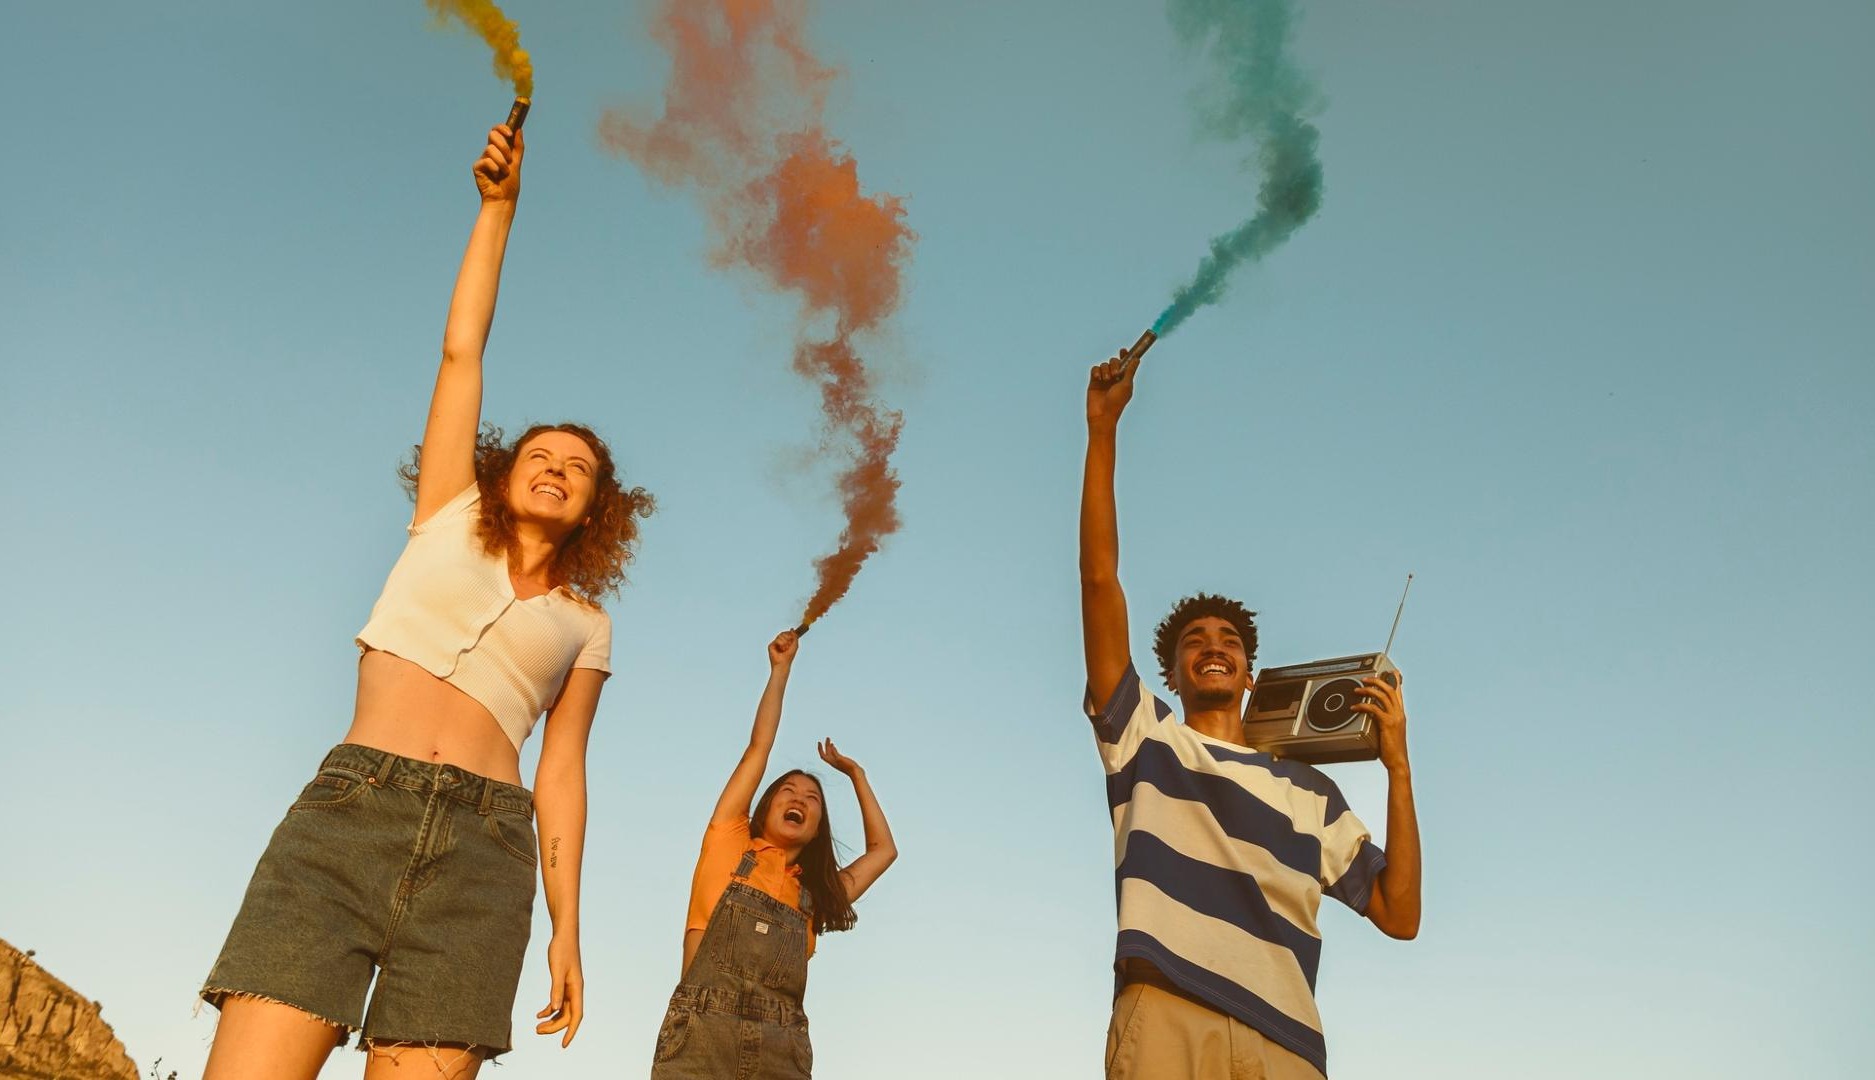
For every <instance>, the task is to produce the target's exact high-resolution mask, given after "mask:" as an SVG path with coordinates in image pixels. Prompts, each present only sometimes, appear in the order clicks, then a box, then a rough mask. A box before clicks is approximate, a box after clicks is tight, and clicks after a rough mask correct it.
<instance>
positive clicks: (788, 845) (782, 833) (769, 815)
mask: <svg viewBox="0 0 1875 1080" xmlns="http://www.w3.org/2000/svg"><path fill="white" fill-rule="evenodd" d="M764 801H765V802H766V803H767V807H766V810H765V812H764V813H763V814H762V817H761V822H760V826H761V830H762V831H761V833H760V835H761V837H762V839H764V840H766V841H768V842H769V843H771V844H774V845H775V846H776V847H779V848H785V849H787V850H788V851H790V852H798V851H799V850H800V849H802V848H804V847H806V846H807V843H808V841H810V840H812V839H813V838H814V837H815V836H816V835H817V834H819V832H820V823H821V820H822V816H823V814H824V811H825V807H824V806H823V805H822V803H823V801H824V799H823V796H822V794H821V790H820V781H818V780H816V779H814V778H813V777H811V776H809V775H807V774H806V773H802V772H797V773H790V774H789V775H787V776H784V777H782V778H781V780H780V781H778V782H777V783H776V784H775V785H774V786H773V787H772V788H770V789H769V793H768V796H767V797H766V798H765V799H764Z"/></svg>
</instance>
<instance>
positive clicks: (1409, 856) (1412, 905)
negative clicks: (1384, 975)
mask: <svg viewBox="0 0 1875 1080" xmlns="http://www.w3.org/2000/svg"><path fill="white" fill-rule="evenodd" d="M1360 692H1361V695H1362V698H1363V700H1362V701H1361V702H1360V703H1358V704H1356V705H1354V706H1353V711H1355V712H1364V713H1366V714H1368V715H1369V716H1372V717H1373V718H1374V722H1375V724H1376V725H1377V726H1378V728H1379V731H1380V763H1381V765H1383V766H1385V767H1386V770H1387V865H1386V866H1385V867H1383V868H1382V869H1381V871H1380V877H1379V878H1378V879H1377V880H1376V881H1375V882H1374V892H1373V895H1372V896H1371V897H1369V898H1368V901H1367V918H1368V919H1369V920H1370V921H1371V922H1372V923H1373V924H1374V925H1375V926H1377V927H1379V928H1380V931H1381V933H1384V934H1386V935H1387V936H1389V937H1396V938H1401V939H1403V940H1404V939H1410V938H1413V937H1416V936H1418V934H1419V814H1418V812H1417V811H1416V810H1415V809H1414V808H1413V769H1412V765H1411V764H1410V763H1409V762H1408V761H1407V760H1406V703H1405V701H1404V699H1403V698H1402V697H1401V696H1400V688H1399V687H1398V686H1397V685H1395V684H1394V683H1392V682H1389V681H1388V680H1386V679H1382V678H1378V677H1375V678H1369V679H1367V680H1365V681H1364V682H1363V683H1362V686H1361V691H1360Z"/></svg>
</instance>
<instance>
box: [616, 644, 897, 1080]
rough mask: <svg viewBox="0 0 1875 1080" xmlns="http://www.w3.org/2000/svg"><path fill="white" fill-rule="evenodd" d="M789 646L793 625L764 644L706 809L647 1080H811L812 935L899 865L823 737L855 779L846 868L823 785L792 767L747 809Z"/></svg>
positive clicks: (873, 806) (866, 798)
mask: <svg viewBox="0 0 1875 1080" xmlns="http://www.w3.org/2000/svg"><path fill="white" fill-rule="evenodd" d="M797 645H798V639H797V637H796V635H795V632H794V631H792V630H786V631H783V632H782V633H781V634H780V635H778V636H777V637H776V638H775V640H774V641H772V642H770V643H769V646H768V663H769V673H768V686H767V688H766V689H765V690H764V691H763V692H762V702H761V705H760V706H759V707H757V709H756V711H755V726H754V729H753V730H752V731H751V732H750V734H749V746H748V749H746V750H744V751H743V753H742V760H741V761H739V762H737V764H736V770H735V772H734V773H732V774H730V777H729V784H728V785H727V786H726V787H724V789H723V794H722V796H721V797H720V798H719V799H717V801H716V809H715V811H714V812H713V813H712V814H711V815H710V825H709V828H708V829H707V830H706V831H705V833H704V836H703V852H702V854H701V856H699V858H698V859H697V869H696V876H695V877H694V878H693V879H692V881H691V887H690V914H689V919H688V921H687V923H686V926H685V932H684V975H683V980H682V981H681V982H679V983H678V985H677V990H676V991H675V992H674V993H672V994H671V1003H670V1008H669V1009H668V1010H667V1011H666V1012H665V1014H664V1025H663V1027H662V1028H660V1029H659V1031H658V1044H657V1052H656V1056H655V1058H654V1060H653V1063H652V1066H651V1076H652V1080H718V1078H721V1077H735V1078H737V1080H795V1078H798V1077H807V1076H810V1075H812V1073H813V1069H814V1051H813V1047H812V1046H811V1044H810V1043H809V1042H808V1037H807V1014H806V1013H805V1012H804V1011H803V1010H802V1006H801V1000H802V997H803V996H804V995H805V994H806V992H807V959H808V957H809V956H811V955H812V954H813V950H814V941H815V938H816V936H817V935H818V934H820V933H822V932H824V931H828V930H847V929H851V928H852V926H853V923H854V921H855V918H856V917H855V916H854V914H853V902H854V901H855V900H858V899H859V898H860V896H861V894H863V893H864V892H865V891H866V890H867V889H868V888H870V887H871V885H872V883H873V882H874V881H876V880H878V877H879V875H880V874H883V873H884V872H885V869H886V867H888V866H890V865H892V860H894V859H896V858H897V857H898V848H897V847H896V846H894V845H893V843H892V830H891V827H890V826H888V825H887V824H886V820H885V813H884V811H882V810H881V809H880V808H879V801H878V799H876V798H875V797H874V796H873V793H872V785H871V784H870V783H868V782H867V780H866V771H865V770H864V769H862V768H860V767H859V763H858V762H855V761H854V760H853V759H852V758H849V757H847V756H845V755H844V754H841V753H840V751H839V750H838V749H836V748H835V747H834V745H833V741H832V740H831V739H828V740H825V741H823V742H822V743H821V744H820V757H821V760H822V761H825V762H826V763H827V764H829V765H831V766H833V767H834V768H835V769H837V770H839V771H840V772H842V773H844V774H845V775H846V776H847V778H848V779H850V780H851V781H852V782H853V793H854V794H855V795H856V796H857V797H858V799H859V809H860V818H861V821H862V822H863V823H864V825H865V829H866V850H865V853H864V854H862V855H860V857H859V858H857V859H855V860H853V862H852V863H850V864H849V865H847V866H846V867H844V868H842V867H840V866H839V865H838V863H837V862H836V861H835V860H834V852H833V834H832V832H831V830H829V829H828V827H827V819H826V814H825V807H824V805H823V803H824V798H823V794H822V791H821V787H820V781H819V780H816V779H815V778H814V777H813V776H812V775H810V774H808V773H805V772H802V771H800V770H798V769H796V770H792V771H790V772H786V773H783V774H782V775H781V776H780V777H778V778H776V780H775V781H774V782H773V783H771V784H770V785H769V786H768V790H766V791H764V792H763V793H762V797H761V799H760V800H759V801H757V803H756V805H755V809H754V813H753V814H751V813H750V810H749V800H750V798H751V797H752V796H754V794H755V788H756V785H757V784H759V783H760V782H761V779H762V773H763V772H764V771H765V770H766V769H767V768H768V754H769V751H770V750H771V749H772V748H773V747H774V745H775V732H776V729H777V728H779V727H780V725H781V699H782V694H783V692H784V691H785V690H786V689H787V685H788V672H789V669H790V668H791V667H792V666H793V664H794V656H795V650H796V647H797Z"/></svg>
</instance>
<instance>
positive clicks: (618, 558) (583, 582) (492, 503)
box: [397, 423, 657, 606]
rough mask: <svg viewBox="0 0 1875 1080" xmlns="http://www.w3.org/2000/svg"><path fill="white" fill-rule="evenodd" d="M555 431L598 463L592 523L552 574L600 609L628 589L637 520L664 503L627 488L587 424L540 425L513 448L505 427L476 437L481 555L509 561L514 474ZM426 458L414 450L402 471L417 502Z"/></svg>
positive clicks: (570, 542) (573, 537)
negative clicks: (525, 450)
mask: <svg viewBox="0 0 1875 1080" xmlns="http://www.w3.org/2000/svg"><path fill="white" fill-rule="evenodd" d="M548 431H564V432H566V433H567V434H568V435H574V436H577V437H578V438H580V439H583V440H584V441H585V443H586V445H587V446H590V447H592V452H593V454H594V455H596V456H597V457H598V459H599V460H598V462H597V465H598V469H597V472H596V473H595V474H594V476H593V501H592V508H591V511H590V514H589V517H588V520H587V522H586V524H584V525H581V526H580V527H579V528H577V529H574V530H573V531H572V533H570V534H569V535H568V536H567V538H566V540H565V542H563V543H562V544H561V545H560V550H559V551H558V552H557V553H556V554H555V556H554V562H553V569H552V575H553V583H554V584H555V585H556V586H564V587H565V588H566V589H567V590H568V591H569V592H571V593H572V594H573V595H574V596H576V597H578V598H579V599H580V600H582V601H584V602H585V603H588V604H592V605H594V606H597V605H598V603H599V598H600V597H602V596H605V595H607V594H608V593H617V592H618V591H619V588H620V587H621V586H623V585H624V584H625V565H626V564H627V563H629V562H631V561H632V557H633V555H634V552H633V550H632V549H633V547H634V546H635V545H636V544H637V542H638V519H639V518H641V517H649V516H650V515H651V512H652V511H653V510H654V509H656V507H657V503H656V500H654V499H653V498H652V497H651V493H650V492H648V491H646V490H645V489H644V488H641V487H633V488H627V487H625V486H624V485H623V484H621V483H619V478H618V467H617V465H616V464H615V463H614V462H613V460H612V448H611V447H609V446H607V445H606V444H605V440H604V439H601V438H600V437H599V435H598V433H596V432H594V431H593V430H592V429H591V428H589V427H587V426H586V425H584V424H564V423H563V424H534V425H532V426H531V427H529V428H528V429H527V430H526V431H523V432H522V433H521V436H520V438H518V439H515V440H514V441H513V442H507V441H505V440H503V438H502V434H501V429H500V428H498V427H495V426H494V425H492V424H484V425H483V426H482V430H481V433H480V434H479V435H477V436H476V439H475V485H476V488H477V489H478V490H479V491H480V492H481V496H482V514H481V521H480V522H479V523H478V524H477V526H476V534H477V535H478V536H480V537H481V538H482V549H483V550H484V551H486V552H488V553H489V554H490V555H502V556H505V555H507V554H508V553H509V552H510V550H511V549H512V548H513V546H514V512H513V510H511V509H510V508H509V506H508V474H509V473H510V472H512V471H513V470H514V463H515V460H516V459H517V458H519V457H520V450H521V447H523V446H525V445H527V441H528V440H529V439H532V438H533V437H534V436H536V435H539V434H541V433H543V432H548ZM422 455H423V448H422V447H421V446H417V447H413V448H412V451H411V455H410V460H409V461H406V462H405V463H404V464H403V465H402V466H401V467H400V468H399V469H398V470H397V477H398V479H399V480H401V481H403V485H404V490H406V491H408V492H410V493H411V495H412V496H413V497H414V496H415V495H416V491H417V469H418V467H419V466H420V465H421V463H422Z"/></svg>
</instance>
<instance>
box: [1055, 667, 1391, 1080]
mask: <svg viewBox="0 0 1875 1080" xmlns="http://www.w3.org/2000/svg"><path fill="white" fill-rule="evenodd" d="M1087 713H1088V718H1089V719H1091V720H1092V721H1093V722H1094V737H1095V740H1096V742H1097V743H1098V745H1099V748H1100V760H1101V763H1102V764H1103V765H1105V766H1106V770H1107V803H1108V805H1109V806H1111V807H1112V809H1113V874H1114V884H1115V891H1116V893H1117V894H1118V901H1119V917H1120V918H1119V921H1120V934H1119V943H1118V947H1117V949H1116V950H1115V955H1114V966H1115V969H1116V971H1117V969H1118V968H1119V965H1120V963H1121V961H1124V960H1127V959H1133V958H1137V959H1141V960H1145V961H1148V962H1150V963H1151V964H1152V965H1153V966H1154V967H1156V968H1158V969H1159V971H1160V972H1161V973H1163V974H1164V975H1165V977H1166V978H1167V979H1170V980H1171V981H1172V982H1173V983H1174V984H1176V985H1177V986H1178V987H1179V988H1180V989H1181V990H1183V991H1185V992H1186V993H1187V994H1190V995H1191V996H1192V997H1194V998H1196V999H1198V1000H1200V1001H1204V1002H1207V1003H1209V1004H1210V1005H1211V1006H1212V1007H1213V1008H1215V1009H1217V1010H1218V1011H1220V1012H1223V1013H1225V1014H1227V1015H1230V1016H1233V1017H1236V1018H1237V1019H1238V1020H1241V1021H1243V1022H1244V1023H1245V1024H1248V1025H1250V1026H1251V1027H1253V1028H1255V1029H1257V1030H1258V1031H1260V1032H1262V1033H1263V1034H1264V1035H1265V1036H1266V1037H1268V1038H1269V1039H1271V1040H1273V1041H1274V1042H1276V1043H1277V1044H1278V1045H1281V1046H1284V1047H1286V1048H1288V1049H1290V1050H1293V1051H1294V1052H1296V1053H1297V1054H1299V1055H1301V1056H1302V1057H1303V1058H1304V1059H1305V1060H1307V1061H1308V1062H1309V1063H1310V1064H1312V1065H1314V1066H1315V1067H1316V1068H1317V1069H1320V1070H1321V1071H1322V1072H1323V1073H1324V1074H1326V1073H1327V1071H1328V1065H1327V1057H1328V1054H1327V1048H1326V1045H1325V1044H1324V1042H1323V1040H1322V1022H1321V1016H1320V1014H1318V1013H1317V1012H1316V1009H1315V970H1316V966H1317V963H1318V961H1319V960H1320V958H1321V948H1322V941H1321V933H1320V931H1319V930H1318V929H1317V927H1316V923H1315V915H1316V912H1318V911H1319V910H1320V909H1321V903H1322V894H1323V893H1327V894H1328V895H1330V896H1333V897H1334V898H1335V899H1337V900H1340V901H1341V902H1342V903H1344V904H1346V905H1348V906H1349V907H1351V908H1353V909H1354V910H1355V911H1359V912H1365V911H1366V910H1367V899H1368V895H1369V891H1370V890H1371V889H1372V887H1373V883H1374V878H1375V876H1376V875H1378V874H1379V873H1380V868H1381V867H1383V866H1385V865H1386V864H1387V858H1386V856H1385V855H1384V854H1382V853H1381V850H1380V849H1379V848H1378V847H1376V846H1375V845H1374V844H1373V842H1372V841H1371V840H1369V839H1368V832H1367V827H1366V826H1365V825H1362V824H1361V822H1360V819H1359V818H1356V817H1355V816H1354V814H1353V812H1352V811H1350V810H1349V809H1348V804H1347V801H1346V800H1345V799H1343V798H1342V797H1341V791H1340V790H1339V789H1338V788H1336V787H1335V783H1334V781H1332V780H1330V779H1328V777H1326V776H1324V775H1322V773H1321V772H1319V771H1318V770H1316V769H1315V768H1313V767H1311V766H1309V765H1306V764H1303V763H1302V762H1299V761H1279V760H1277V759H1276V758H1273V757H1271V756H1270V755H1268V754H1264V753H1259V752H1257V751H1254V750H1250V749H1248V748H1246V747H1242V746H1236V745H1233V744H1231V743H1226V742H1221V741H1219V740H1217V739H1213V738H1210V737H1209V736H1206V735H1201V734H1199V733H1198V732H1196V731H1193V730H1192V729H1191V728H1189V727H1186V726H1185V724H1184V723H1183V722H1181V721H1180V720H1179V719H1178V718H1177V717H1176V716H1174V715H1173V713H1172V709H1171V707H1170V706H1168V705H1166V703H1165V702H1163V701H1160V700H1159V699H1158V698H1157V697H1155V696H1154V695H1153V694H1152V692H1151V691H1149V690H1147V689H1146V687H1145V685H1144V683H1142V682H1141V680H1140V677H1139V672H1138V671H1136V670H1135V669H1134V668H1133V666H1132V665H1131V664H1128V665H1127V669H1126V674H1125V676H1124V677H1122V678H1121V679H1120V685H1119V686H1118V687H1117V688H1116V689H1115V690H1114V692H1113V698H1112V700H1110V701H1108V702H1107V705H1106V708H1105V709H1102V710H1101V711H1100V712H1098V713H1096V712H1095V711H1094V709H1093V704H1092V702H1091V701H1089V702H1088V704H1087ZM1117 989H1118V988H1117V987H1116V991H1117Z"/></svg>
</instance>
